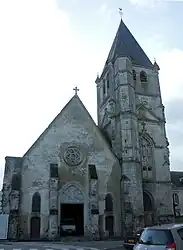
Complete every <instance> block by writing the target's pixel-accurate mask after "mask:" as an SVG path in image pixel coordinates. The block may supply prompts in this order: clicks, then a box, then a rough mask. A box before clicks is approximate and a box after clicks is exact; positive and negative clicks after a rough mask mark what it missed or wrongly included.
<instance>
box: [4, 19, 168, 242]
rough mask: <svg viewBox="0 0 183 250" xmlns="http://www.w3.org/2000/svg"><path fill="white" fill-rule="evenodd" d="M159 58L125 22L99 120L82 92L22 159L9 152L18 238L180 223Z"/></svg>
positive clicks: (7, 197)
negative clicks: (175, 211) (176, 215)
mask: <svg viewBox="0 0 183 250" xmlns="http://www.w3.org/2000/svg"><path fill="white" fill-rule="evenodd" d="M159 70H160V68H159V66H158V64H157V63H156V62H154V63H152V62H151V61H150V60H149V58H148V57H147V55H146V54H145V53H144V51H143V49H142V48H141V47H140V45H139V44H138V42H137V41H136V39H135V38H134V37H133V35H132V34H131V32H130V31H129V29H128V28H127V26H126V25H125V23H124V22H123V20H121V22H120V25H119V28H118V30H117V33H116V36H115V38H114V41H113V44H112V47H111V50H110V52H109V55H108V58H107V60H106V62H105V65H104V69H103V72H102V73H101V75H100V76H98V77H97V79H96V81H95V83H96V91H97V115H98V125H96V124H95V122H94V121H93V119H92V117H91V116H90V114H89V112H88V111H87V109H86V108H85V106H84V104H83V103H82V101H81V100H80V98H79V96H78V93H77V92H78V89H77V88H75V94H74V96H73V97H72V98H71V100H70V101H69V102H68V103H67V104H66V106H65V107H64V108H63V109H62V110H61V112H60V113H59V114H58V115H57V117H56V118H55V119H54V120H53V121H52V122H51V124H50V125H48V127H47V128H46V129H45V131H44V132H43V133H42V134H41V135H40V137H39V138H38V139H37V140H36V141H35V143H34V144H33V145H32V146H31V147H30V148H29V149H28V151H27V152H26V153H25V154H24V155H23V156H22V157H12V156H6V157H5V170H4V180H3V189H2V191H3V201H2V207H3V208H2V209H3V213H4V214H9V227H8V228H9V229H8V238H9V239H20V240H21V239H26V240H28V239H52V240H53V239H57V238H59V237H61V236H62V233H63V232H64V230H63V228H64V226H68V227H69V226H70V228H71V227H72V228H73V226H74V229H73V230H74V233H75V234H74V235H78V236H83V237H85V236H86V237H96V238H102V237H121V236H125V235H128V234H131V233H132V232H134V231H135V230H137V229H139V228H141V227H144V225H145V226H146V225H153V224H157V223H169V222H171V221H172V220H173V208H172V195H171V192H172V190H171V177H170V162H169V149H168V145H169V144H168V139H167V136H166V129H165V123H166V121H165V114H164V106H163V103H162V98H161V90H160V83H159Z"/></svg>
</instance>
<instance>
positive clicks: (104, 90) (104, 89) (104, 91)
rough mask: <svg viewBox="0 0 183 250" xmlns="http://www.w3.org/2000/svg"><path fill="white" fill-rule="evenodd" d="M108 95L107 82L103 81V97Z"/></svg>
mask: <svg viewBox="0 0 183 250" xmlns="http://www.w3.org/2000/svg"><path fill="white" fill-rule="evenodd" d="M105 93H106V88H105V80H104V81H103V95H105Z"/></svg>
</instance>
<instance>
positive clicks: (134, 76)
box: [132, 69, 137, 81]
mask: <svg viewBox="0 0 183 250" xmlns="http://www.w3.org/2000/svg"><path fill="white" fill-rule="evenodd" d="M132 74H133V80H134V81H136V79H137V78H136V71H135V70H134V69H133V70H132Z"/></svg>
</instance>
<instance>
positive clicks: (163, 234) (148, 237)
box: [139, 229, 173, 246]
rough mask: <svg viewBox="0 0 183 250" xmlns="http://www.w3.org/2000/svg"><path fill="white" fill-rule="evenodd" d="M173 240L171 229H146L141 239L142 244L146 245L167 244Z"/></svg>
mask: <svg viewBox="0 0 183 250" xmlns="http://www.w3.org/2000/svg"><path fill="white" fill-rule="evenodd" d="M172 242H173V236H172V233H171V232H170V230H160V229H145V230H144V231H143V232H142V234H141V237H140V239H139V243H140V244H145V245H164V246H167V245H169V244H171V243H172Z"/></svg>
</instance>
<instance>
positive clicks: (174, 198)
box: [173, 193, 179, 205]
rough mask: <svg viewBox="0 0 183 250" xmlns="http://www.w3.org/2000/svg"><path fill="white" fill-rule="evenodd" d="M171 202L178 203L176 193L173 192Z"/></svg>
mask: <svg viewBox="0 0 183 250" xmlns="http://www.w3.org/2000/svg"><path fill="white" fill-rule="evenodd" d="M173 203H174V204H177V205H178V204H179V196H178V194H177V193H174V194H173Z"/></svg>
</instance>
